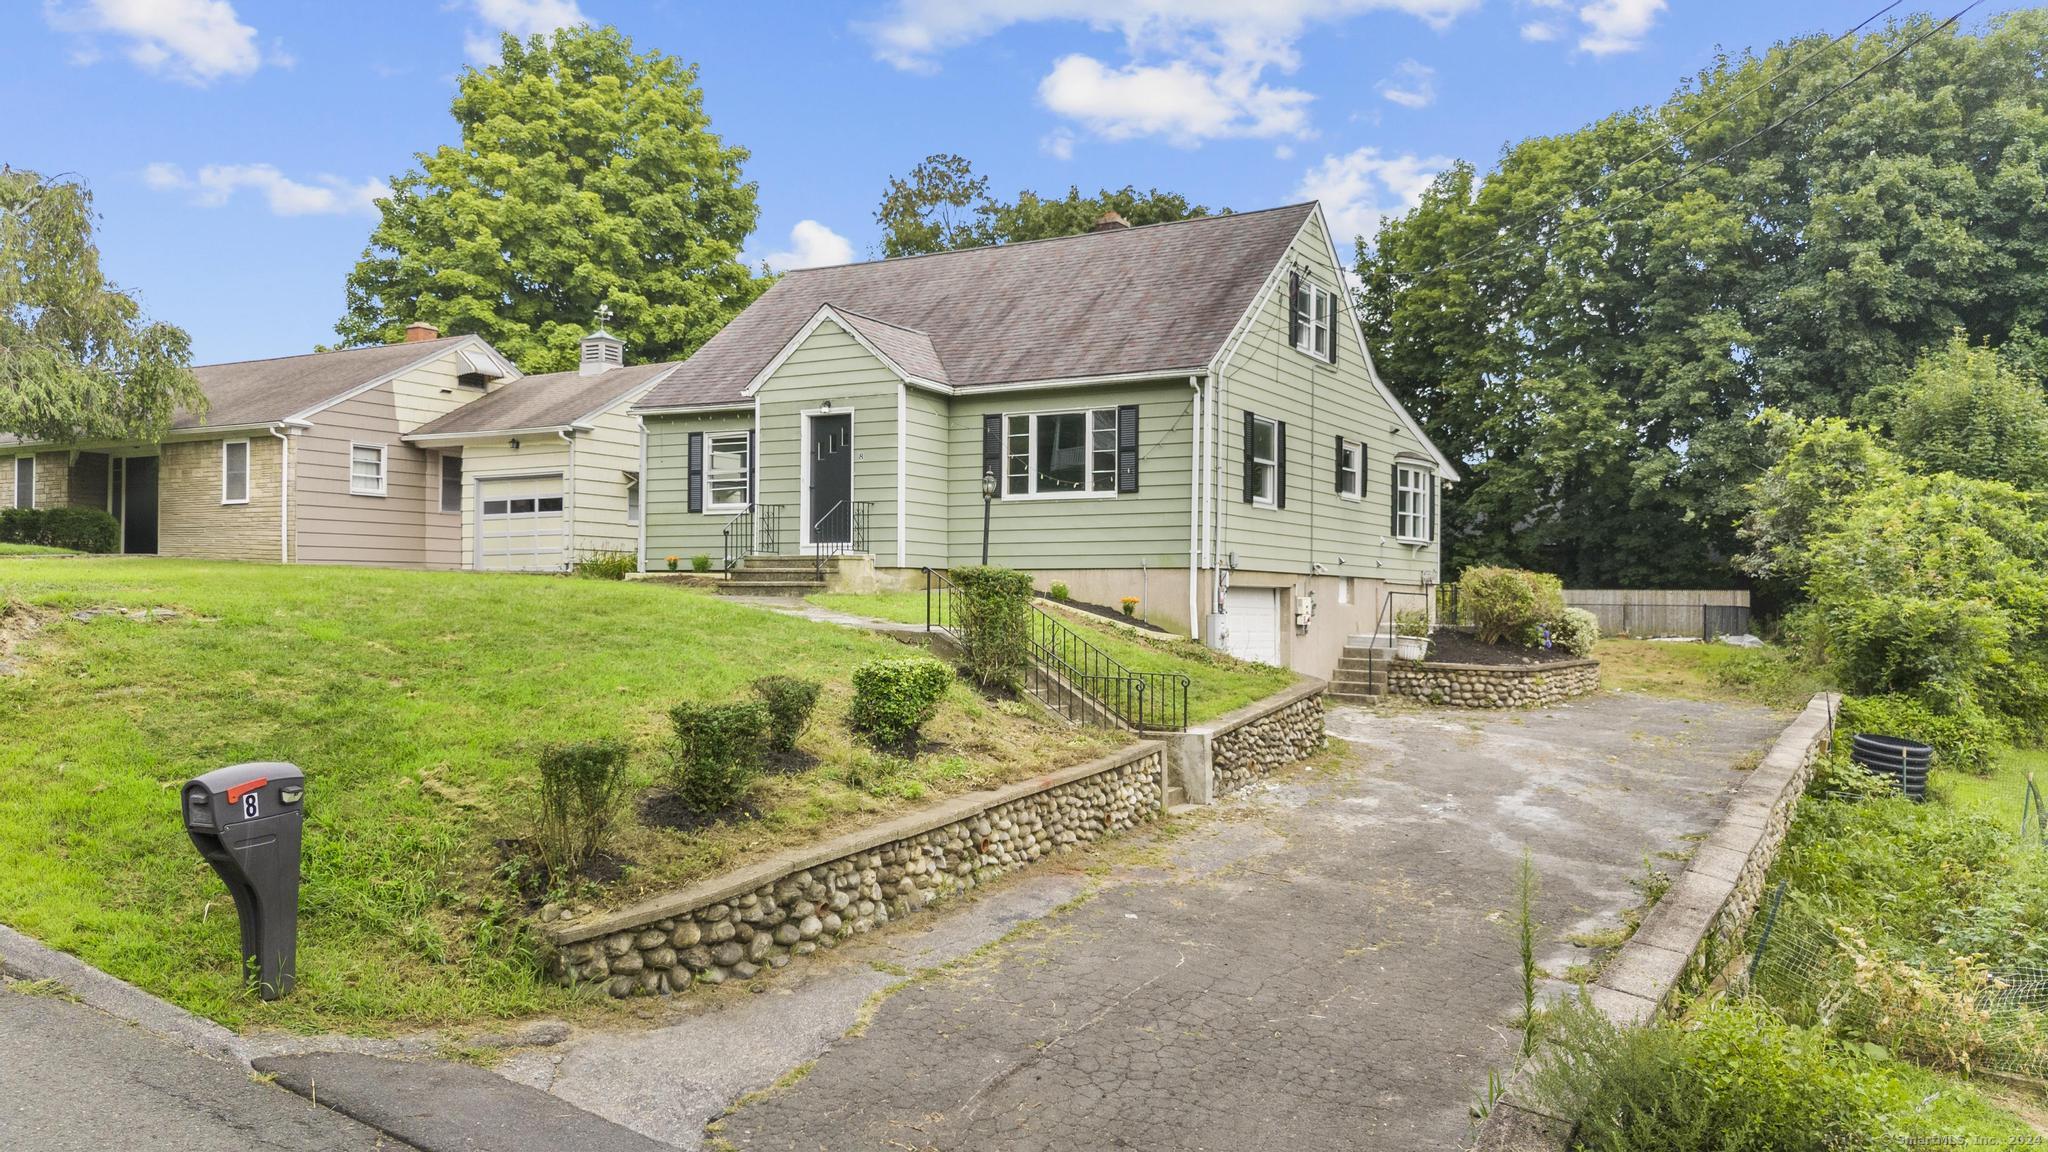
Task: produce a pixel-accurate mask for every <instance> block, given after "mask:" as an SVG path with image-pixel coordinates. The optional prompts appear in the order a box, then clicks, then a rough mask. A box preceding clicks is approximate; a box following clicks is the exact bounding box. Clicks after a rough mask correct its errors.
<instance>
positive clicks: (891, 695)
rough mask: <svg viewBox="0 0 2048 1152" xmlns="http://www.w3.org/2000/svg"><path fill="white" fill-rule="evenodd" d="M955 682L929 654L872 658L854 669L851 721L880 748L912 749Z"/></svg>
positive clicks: (946, 667)
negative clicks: (894, 658) (947, 688)
mask: <svg viewBox="0 0 2048 1152" xmlns="http://www.w3.org/2000/svg"><path fill="white" fill-rule="evenodd" d="M952 682H953V669H952V668H950V667H948V666H947V665H946V663H945V662H944V661H942V660H934V659H932V658H931V657H929V656H911V657H908V658H905V659H902V660H871V661H869V662H867V663H865V664H862V665H861V666H859V667H858V668H855V669H854V670H853V707H852V709H851V710H850V712H849V713H848V720H849V721H850V722H851V723H852V725H853V727H854V730H855V731H857V732H860V733H861V734H863V735H865V736H866V737H867V738H868V739H869V740H870V741H872V742H873V743H874V744H875V745H876V746H877V747H880V748H883V749H891V748H908V747H910V746H912V745H913V744H915V743H916V741H917V736H918V732H919V731H920V730H921V729H922V728H923V727H924V725H925V721H927V720H930V719H931V718H932V714H933V713H935V712H937V711H938V708H939V701H940V700H941V699H943V698H944V697H945V695H946V687H947V686H948V685H949V684H951V683H952Z"/></svg>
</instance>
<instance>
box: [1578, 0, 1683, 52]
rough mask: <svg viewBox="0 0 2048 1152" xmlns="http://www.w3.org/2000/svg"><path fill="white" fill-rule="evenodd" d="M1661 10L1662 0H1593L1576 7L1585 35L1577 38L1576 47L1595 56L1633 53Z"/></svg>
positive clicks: (1662, 7) (1640, 44) (1639, 46)
mask: <svg viewBox="0 0 2048 1152" xmlns="http://www.w3.org/2000/svg"><path fill="white" fill-rule="evenodd" d="M1663 10H1664V0H1593V2H1592V3H1591V4H1588V5H1586V6H1585V7H1584V8H1581V9H1579V19H1580V20H1581V21H1583V22H1584V23H1585V25H1586V34H1585V35H1584V36H1581V37H1579V50H1580V51H1582V52H1591V53H1592V54H1593V55H1595V56H1607V55H1611V54H1613V53H1616V52H1633V51H1635V50H1636V49H1638V48H1641V47H1642V46H1643V37H1645V36H1647V35H1649V32H1650V26H1651V25H1652V24H1655V23H1656V22H1657V13H1659V12H1662V11H1663Z"/></svg>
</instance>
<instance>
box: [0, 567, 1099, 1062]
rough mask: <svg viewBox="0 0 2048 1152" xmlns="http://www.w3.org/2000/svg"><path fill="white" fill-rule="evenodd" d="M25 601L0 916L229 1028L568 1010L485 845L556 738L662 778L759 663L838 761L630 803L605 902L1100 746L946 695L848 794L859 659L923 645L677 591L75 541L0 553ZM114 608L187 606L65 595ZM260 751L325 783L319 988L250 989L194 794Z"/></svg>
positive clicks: (305, 940)
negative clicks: (745, 802)
mask: <svg viewBox="0 0 2048 1152" xmlns="http://www.w3.org/2000/svg"><path fill="white" fill-rule="evenodd" d="M6 596H11V597H14V598H16V599H19V600H22V601H25V602H27V603H29V604H31V605H34V606H36V607H38V608H40V609H42V610H44V612H45V614H46V616H47V617H48V621H47V624H46V626H45V627H44V628H43V629H42V630H41V631H40V632H39V633H37V634H36V635H35V636H33V637H31V638H29V639H27V640H25V641H23V642H22V643H20V644H19V645H18V646H17V649H16V652H15V658H16V659H17V660H22V661H25V663H26V665H27V668H26V674H25V675H22V676H15V677H0V716H5V717H7V721H6V723H5V724H4V725H0V921H5V922H6V923H8V924H11V925H13V926H14V927H17V928H19V929H21V930H23V931H26V932H29V933H31V934H33V935H35V936H38V937H40V938H42V939H44V940H45V941H47V942H49V943H51V944H54V945H56V946H58V947H61V948H64V949H66V950H69V951H72V952H75V953H77V954H79V955H80V956H83V957H84V958H85V959H87V960H89V961H91V962H92V963H94V964H97V965H99V966H101V967H103V968H105V969H107V970H109V971H111V972H113V973H115V974H116V975H119V976H122V977H124V978H126V979H129V980H132V981H134V982H136V983H138V984H141V985H142V986H143V987H145V988H148V989H149V990H151V991H153V992H156V993H158V994H160V995H165V996H167V997H169V998H170V999H172V1000H174V1001H177V1002H178V1003H181V1004H183V1005H185V1006H187V1007H190V1008H193V1009H195V1010H197V1011H200V1012H202V1013H204V1014H206V1015H209V1016H212V1017H214V1018H216V1019H219V1020H222V1021H223V1022H226V1023H230V1024H236V1025H244V1024H266V1025H279V1026H288V1027H309V1028H317V1027H344V1028H359V1029H360V1028H376V1027H379V1026H385V1025H394V1024H405V1023H429V1022H435V1021H444V1020H451V1019H457V1018H463V1017H471V1016H478V1015H515V1014H520V1013H526V1012H533V1011H542V1010H549V1011H555V1010H560V1009H561V1008H562V1007H563V1006H564V1005H563V998H564V996H565V995H566V994H564V993H561V992H559V991H556V990H554V989H551V988H543V987H541V986H540V985H538V984H537V983H536V982H535V981H534V979H533V978H532V969H531V967H530V965H529V964H528V963H527V962H526V961H525V959H524V957H522V956H521V955H520V954H519V952H518V950H517V949H516V948H513V947H507V946H506V945H505V944H504V943H503V942H502V941H503V940H504V938H505V933H506V932H507V931H508V930H509V928H508V927H507V926H508V925H511V924H513V923H514V922H515V920H516V914H517V911H518V909H517V908H516V906H515V903H516V897H515V894H514V893H513V891H512V889H511V887H510V885H509V884H508V883H506V882H504V881H502V880H497V879H493V878H492V875H491V874H492V872H493V871H494V870H495V869H497V868H498V866H499V864H500V860H501V853H500V852H499V850H498V849H497V848H496V847H495V845H494V840H495V839H496V838H498V837H520V836H524V835H526V834H527V828H526V825H525V818H526V813H527V811H528V810H529V806H530V803H531V796H532V788H533V779H534V776H533V770H532V767H531V765H532V763H533V757H534V754H535V752H536V751H537V750H538V749H539V748H540V747H541V746H542V745H543V744H545V743H547V742H550V741H557V740H567V739H581V738H591V737H599V736H623V737H626V738H628V739H630V740H631V741H632V742H633V744H634V746H635V749H636V753H637V755H636V765H635V773H636V781H637V782H638V783H641V784H646V783H649V782H651V781H652V779H653V778H654V776H655V774H656V772H657V771H658V764H659V758H658V750H659V747H660V744H661V741H662V738H663V737H664V735H665V732H666V729H665V718H664V710H665V709H666V707H667V706H668V705H669V704H670V703H672V702H674V701H676V700H678V699H681V698H684V697H705V698H715V697H727V696H732V695H735V694H738V693H740V692H742V691H744V690H745V686H746V684H747V682H748V681H749V680H750V679H752V678H753V677H756V676H760V675H764V674H767V673H771V672H789V673H796V674H802V675H809V676H812V677H816V678H820V679H823V680H825V681H826V682H827V693H826V697H825V700H824V701H823V702H822V703H821V705H820V714H819V716H818V718H817V720H816V721H815V722H814V723H813V725H812V729H811V732H810V733H809V734H808V735H807V736H806V738H805V742H804V745H803V746H804V747H805V748H806V750H808V751H811V752H813V753H814V754H816V755H818V756H819V757H820V758H821V759H822V760H824V762H825V763H824V765H823V766H822V767H820V768H817V769H814V770H812V771H811V772H809V773H806V774H805V775H803V776H800V777H794V778H783V779H772V780H766V781H763V782H762V783H761V785H760V786H759V787H758V789H757V791H756V794H755V801H756V802H757V804H758V805H759V806H760V807H761V808H762V809H763V810H764V812H765V818H764V819H763V820H761V821H759V822H755V823H751V824H746V825H742V826H740V827H736V828H725V829H721V830H719V831H717V832H714V833H712V834H708V835H701V836H684V835H681V834H677V833H673V832H668V831H663V830H657V829H651V828H646V827H644V826H641V825H639V824H638V823H637V822H636V821H633V820H630V819H628V820H626V821H624V826H623V827H622V829H621V833H620V836H619V839H618V842H617V845H616V847H617V849H618V850H619V851H620V852H621V853H622V854H623V855H625V856H627V857H629V858H631V859H633V860H634V861H636V862H637V863H638V864H639V867H638V868H637V869H635V870H634V871H632V872H630V873H629V874H628V876H627V877H626V879H625V880H624V881H623V882H622V883H621V884H620V885H619V886H618V887H617V888H616V889H615V890H614V891H612V892H610V893H608V895H610V896H612V897H613V898H623V897H625V896H630V895H632V894H633V893H634V892H635V891H636V890H644V889H645V888H648V887H654V886H667V885H669V884H673V883H675V882H677V881H680V880H685V879H689V878H691V877H694V876H698V875H702V874H704V873H706V872H708V871H710V870H712V869H714V868H716V867H719V866H720V865H722V864H724V863H727V862H730V861H733V860H736V859H739V858H742V857H744V856H745V855H747V854H748V853H750V852H757V851H761V850H765V849H768V848H772V847H775V846H778V845H781V844H787V843H790V842H794V841H801V840H805V839H810V838H814V837H815V836H817V835H819V834H821V833H823V832H825V831H826V830H828V829H829V830H833V831H837V830H840V829H843V828H845V827H848V826H850V825H851V824H853V823H857V822H860V821H863V820H872V819H877V818H880V816H881V815H882V814H883V813H885V812H886V811H888V810H890V809H892V808H893V809H897V810H900V809H901V808H902V806H903V804H904V802H905V800H906V799H911V798H915V797H917V796H920V795H923V794H927V793H930V792H935V791H957V790H964V789H966V788H968V787H972V786H977V785H985V784H991V783H995V782H998V781H1001V780H1008V779H1019V778H1023V777H1026V776H1029V775H1032V774H1034V773H1036V772H1040V771H1043V770H1045V769H1046V768H1048V767H1051V766H1054V765H1058V764H1066V763H1073V762H1076V761H1078V760H1080V759H1083V758H1085V757H1087V756H1089V755H1094V754H1097V753H1099V752H1101V751H1103V750H1105V749H1106V747H1107V737H1106V736H1104V735H1103V734H1099V733H1091V732H1076V731H1074V730H1070V729H1063V728H1055V727H1053V726H1050V725H1044V724H1041V723H1037V722H1035V721H1034V720H1032V719H1030V718H1029V713H1028V712H1027V711H1026V710H1024V709H1023V707H1022V706H1020V705H992V704H988V703H986V702H984V701H983V700H982V699H981V698H979V697H977V696H975V695H973V694H971V693H969V692H967V691H966V690H965V689H962V688H956V689H955V690H954V692H953V694H952V696H951V697H950V698H949V700H948V702H947V705H946V707H945V708H944V709H943V710H942V711H941V714H940V716H939V717H938V718H937V719H936V720H935V721H934V722H933V725H932V726H931V728H930V729H928V735H929V736H930V737H932V738H933V739H934V740H936V741H937V742H939V743H940V744H942V745H945V746H946V747H942V748H941V749H940V750H938V751H936V752H931V753H927V754H925V755H923V756H920V757H919V758H918V760H917V762H916V763H915V764H914V765H911V766H909V767H907V768H902V769H899V770H897V771H895V772H894V773H893V774H891V775H890V776H889V778H888V779H887V780H886V782H885V783H884V785H882V786H881V787H877V786H876V785H874V784H872V783H870V784H868V785H867V787H866V790H862V789H857V788H854V787H850V786H848V785H847V783H846V782H845V781H844V780H843V778H842V773H843V772H844V769H845V766H846V765H848V764H850V763H852V762H854V761H857V760H860V759H862V758H864V756H865V754H864V753H862V752H860V751H858V750H856V749H854V748H853V747H852V745H851V743H850V741H849V740H848V738H847V737H846V735H845V733H844V730H843V726H842V725H841V723H840V720H841V719H842V718H843V716H844V712H845V708H846V702H847V690H846V688H845V680H846V676H847V674H848V673H849V672H850V670H851V668H852V667H853V665H854V664H855V663H857V662H859V661H861V660H864V659H868V658H873V657H895V656H901V655H904V654H905V652H906V650H905V649H904V647H903V646H902V645H900V644H898V643H895V642H893V641H890V640H887V639H883V638H880V637H876V636H872V635H868V634H863V633H861V632H859V631H856V630H851V629H846V628H839V627H834V626H830V625H820V624H814V623H810V622H807V621H803V620H798V619H794V618H791V617H787V616H782V615H778V614H775V613H771V612H766V611H762V610H759V609H755V608H749V607H746V606H742V605H736V604H732V603H729V602H725V601H721V600H719V599H717V598H716V597H713V596H708V595H704V594H701V593H693V592H687V591H682V590H678V589H675V588H664V587H654V586H646V585H636V584H621V583H603V582H595V581H576V580H560V579H547V578H540V577H519V576H496V577H494V576H481V575H473V574H459V573H405V572H391V571H376V570H363V569H319V568H292V569H282V568H275V567H263V566H252V565H234V564H198V563H180V562H171V561H155V560H121V559H90V560H86V559H81V560H74V561H67V562H65V563H63V564H50V563H46V562H41V561H14V562H11V563H10V562H6V561H0V598H4V597H6ZM94 605H120V606H123V607H129V608H134V607H145V606H165V607H176V608H179V609H181V610H183V612H184V613H185V615H184V616H182V617H180V618H177V619H173V620H169V621H160V622H156V623H140V622H135V621H131V620H128V619H124V618H120V617H102V618H99V619H97V620H94V621H93V622H91V623H79V622H76V621H74V620H72V619H70V618H69V617H68V616H64V615H61V614H58V613H57V612H55V611H52V610H56V609H64V610H69V609H76V608H81V607H88V606H94ZM259 759H279V760H289V761H292V762H295V763H297V764H299V765H300V766H302V767H303V768H305V769H306V772H307V775H308V777H309V792H308V806H307V811H308V816H309V826H310V828H309V834H308V845H307V850H306V866H305V884H304V889H303V900H302V909H303V919H302V924H301V936H300V961H299V971H300V979H301V984H300V991H299V993H298V994H297V995H295V996H293V997H291V998H289V999H288V1000H286V1001H281V1002H279V1003H277V1004H271V1005H264V1004H260V1003H258V1002H255V1001H252V1000H250V999H249V998H248V997H246V996H245V995H244V994H243V993H242V992H241V991H240V989H239V988H238V986H237V979H238V977H237V965H236V953H237V948H238V945H237V938H236V928H235V918H234V913H233V908H232V906H231V905H230V903H229V902H228V901H227V899H226V894H225V892H224V891H223V890H222V888H221V886H220V884H219V882H218V881H217V880H216V879H215V878H214V877H213V876H212V874H211V872H210V871H209V870H208V869H207V868H206V866H205V865H204V864H203V863H202V862H201V861H200V860H199V858H198V857H197V855H196V854H195V853H194V852H193V850H192V848H191V846H190V844H189V843H188V842H187V841H186V839H185V836H184V833H183V831H182V829H181V827H180V826H179V823H178V819H177V803H176V800H177V792H176V789H177V787H178V786H179V785H180V784H181V783H182V782H183V781H184V780H185V779H186V778H187V777H189V776H192V775H194V774H196V773H198V772H201V771H205V770H207V769H211V768H214V767H218V766H220V765H223V764H230V763H236V762H239V761H245V760H259ZM869 775H870V776H873V775H875V774H874V773H873V772H872V771H870V773H869ZM878 792H879V793H881V794H880V795H877V793H878Z"/></svg>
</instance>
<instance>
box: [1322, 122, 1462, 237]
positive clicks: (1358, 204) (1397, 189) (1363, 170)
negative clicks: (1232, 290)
mask: <svg viewBox="0 0 2048 1152" xmlns="http://www.w3.org/2000/svg"><path fill="white" fill-rule="evenodd" d="M1450 164H1451V159H1450V157H1448V156H1420V157H1418V156H1416V155H1414V154H1412V153H1403V154H1402V155H1399V156H1382V155H1380V150H1379V149H1377V148H1359V149H1355V150H1353V151H1351V152H1347V153H1345V154H1344V155H1342V156H1335V155H1326V156H1324V157H1323V160H1322V163H1320V164H1317V165H1316V166H1315V167H1313V168H1310V169H1309V170H1308V171H1307V172H1305V173H1303V174H1302V177H1301V183H1300V184H1299V185H1297V186H1296V187H1295V190H1294V195H1295V196H1296V197H1297V198H1298V199H1302V200H1320V201H1322V202H1323V214H1324V215H1326V216H1328V217H1329V219H1330V232H1331V234H1332V239H1334V240H1335V241H1336V243H1337V251H1338V252H1339V253H1348V252H1350V250H1351V242H1352V240H1353V239H1355V238H1356V237H1359V236H1364V237H1366V238H1367V239H1368V240H1370V239H1371V238H1372V236H1373V234H1374V233H1375V232H1377V231H1379V226H1380V221H1381V220H1382V219H1383V218H1385V217H1387V216H1390V215H1393V214H1394V213H1397V212H1405V211H1407V210H1408V209H1410V208H1413V207H1415V205H1416V204H1418V203H1420V202H1421V200H1422V194H1423V193H1424V192H1427V191H1428V190H1429V185H1430V182H1431V181H1432V180H1435V179H1436V175H1437V173H1439V172H1441V171H1443V170H1444V169H1445V168H1447V167H1449V166H1450Z"/></svg>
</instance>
